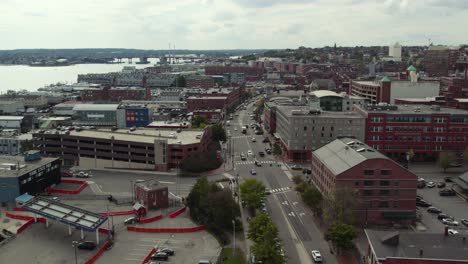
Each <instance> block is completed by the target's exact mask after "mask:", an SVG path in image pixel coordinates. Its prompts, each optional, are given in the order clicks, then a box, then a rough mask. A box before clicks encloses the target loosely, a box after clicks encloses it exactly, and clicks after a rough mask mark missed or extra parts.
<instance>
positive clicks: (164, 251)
mask: <svg viewBox="0 0 468 264" xmlns="http://www.w3.org/2000/svg"><path fill="white" fill-rule="evenodd" d="M158 252H163V253H166V254H167V255H169V256H174V254H175V251H174V250H173V249H172V248H163V249H160V250H158Z"/></svg>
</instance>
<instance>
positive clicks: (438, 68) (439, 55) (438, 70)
mask: <svg viewBox="0 0 468 264" xmlns="http://www.w3.org/2000/svg"><path fill="white" fill-rule="evenodd" d="M460 55H461V52H460V47H448V46H442V45H436V46H430V47H429V48H428V49H427V50H426V52H425V55H424V66H425V68H426V72H427V73H428V74H429V76H436V77H441V76H448V74H449V73H450V72H453V71H454V70H455V66H456V62H457V60H458V58H460Z"/></svg>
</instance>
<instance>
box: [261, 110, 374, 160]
mask: <svg viewBox="0 0 468 264" xmlns="http://www.w3.org/2000/svg"><path fill="white" fill-rule="evenodd" d="M267 105H268V107H269V108H270V115H271V108H272V107H274V108H276V110H274V111H275V112H274V113H275V116H276V124H275V126H276V133H274V135H275V138H277V139H278V140H279V142H280V143H281V146H282V147H283V148H284V150H285V151H286V153H287V157H288V159H290V160H292V161H294V162H308V161H310V158H311V154H312V151H314V150H316V149H318V148H320V147H322V146H323V145H325V144H327V143H329V142H330V141H332V140H334V139H335V138H337V137H352V138H357V139H359V140H364V128H365V118H364V117H363V116H362V115H361V114H358V113H354V112H325V111H321V110H314V109H312V108H311V107H310V106H294V105H289V106H285V105H274V104H270V103H267ZM270 119H271V118H270ZM269 126H270V129H271V126H272V123H271V122H270V123H269Z"/></svg>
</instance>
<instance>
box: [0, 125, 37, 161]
mask: <svg viewBox="0 0 468 264" xmlns="http://www.w3.org/2000/svg"><path fill="white" fill-rule="evenodd" d="M26 141H31V145H32V134H30V133H28V134H20V135H18V132H17V131H16V130H15V131H8V130H3V131H2V132H0V155H8V156H16V155H20V154H21V153H23V145H22V144H23V142H26Z"/></svg>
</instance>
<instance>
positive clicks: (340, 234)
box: [325, 222, 356, 250]
mask: <svg viewBox="0 0 468 264" xmlns="http://www.w3.org/2000/svg"><path fill="white" fill-rule="evenodd" d="M355 237H356V230H355V229H354V227H353V226H351V225H347V224H343V223H339V222H336V223H333V224H332V225H331V226H330V228H328V230H327V233H326V234H325V239H326V240H330V241H332V242H333V244H334V245H335V247H336V248H337V249H338V250H347V249H350V248H352V247H353V239H354V238H355Z"/></svg>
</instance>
